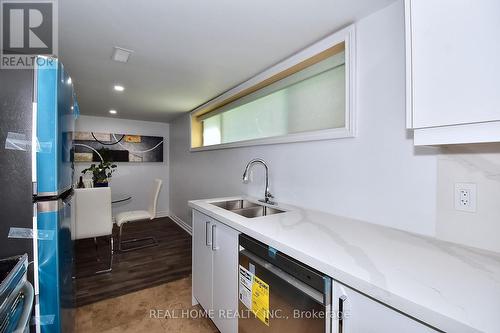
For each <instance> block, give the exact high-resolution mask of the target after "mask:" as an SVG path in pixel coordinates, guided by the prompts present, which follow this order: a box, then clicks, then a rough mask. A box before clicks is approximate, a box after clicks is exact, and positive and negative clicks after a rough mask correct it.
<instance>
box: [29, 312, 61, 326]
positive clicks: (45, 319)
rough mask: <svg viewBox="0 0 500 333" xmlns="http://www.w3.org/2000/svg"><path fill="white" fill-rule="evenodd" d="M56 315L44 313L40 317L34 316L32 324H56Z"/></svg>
mask: <svg viewBox="0 0 500 333" xmlns="http://www.w3.org/2000/svg"><path fill="white" fill-rule="evenodd" d="M55 317H56V316H55V315H44V316H40V317H37V316H33V317H32V319H31V324H32V325H40V326H45V325H52V324H54V319H55Z"/></svg>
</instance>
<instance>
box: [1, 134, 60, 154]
mask: <svg viewBox="0 0 500 333" xmlns="http://www.w3.org/2000/svg"><path fill="white" fill-rule="evenodd" d="M35 142H36V143H35V144H36V147H35V151H36V152H37V153H51V152H52V142H50V141H47V142H39V141H38V139H36V140H35ZM30 148H31V139H30V140H28V139H26V134H22V133H15V132H8V133H7V139H5V149H8V150H20V151H28V150H30Z"/></svg>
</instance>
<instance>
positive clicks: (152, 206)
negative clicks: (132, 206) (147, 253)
mask: <svg viewBox="0 0 500 333" xmlns="http://www.w3.org/2000/svg"><path fill="white" fill-rule="evenodd" d="M162 183H163V181H162V180H161V179H155V181H154V186H153V190H152V192H151V196H150V201H149V207H148V210H133V211H129V212H122V213H118V214H116V216H115V222H116V225H117V226H118V227H119V228H120V231H119V234H118V249H119V251H121V252H127V251H133V250H138V249H142V248H145V247H150V246H156V245H158V241H157V240H156V238H154V237H152V236H151V237H143V238H133V239H126V240H123V239H122V234H123V227H124V226H125V224H127V223H129V222H136V221H144V220H152V219H154V218H155V217H156V204H157V202H158V196H159V194H160V189H161V185H162ZM148 240H150V241H151V242H150V243H149V244H145V245H140V246H132V247H129V248H127V249H123V246H122V245H123V244H127V243H136V242H144V241H148Z"/></svg>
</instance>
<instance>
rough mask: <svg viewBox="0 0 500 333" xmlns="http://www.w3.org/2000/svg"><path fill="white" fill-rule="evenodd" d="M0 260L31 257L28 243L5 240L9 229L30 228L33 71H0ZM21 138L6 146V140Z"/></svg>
mask: <svg viewBox="0 0 500 333" xmlns="http://www.w3.org/2000/svg"><path fill="white" fill-rule="evenodd" d="M0 77H1V79H0V124H1V126H0V140H1V141H0V169H1V172H0V188H1V189H2V190H1V191H0V236H1V238H0V241H1V242H2V246H0V258H7V257H11V256H14V255H20V254H23V253H28V254H29V260H30V261H31V260H33V257H32V240H31V239H28V238H7V235H9V230H10V228H11V227H16V228H27V229H31V228H32V227H33V214H32V208H33V198H32V183H31V176H32V171H31V169H32V165H31V145H30V144H29V143H30V142H31V132H32V129H31V128H32V111H33V71H32V70H24V69H16V70H12V69H0ZM12 136H14V137H16V136H17V138H18V139H19V138H23V137H24V142H23V140H15V141H14V142H12V144H10V145H9V144H8V140H9V137H12Z"/></svg>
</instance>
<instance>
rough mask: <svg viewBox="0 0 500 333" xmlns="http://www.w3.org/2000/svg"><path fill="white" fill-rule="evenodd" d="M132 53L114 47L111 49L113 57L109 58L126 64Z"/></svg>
mask: <svg viewBox="0 0 500 333" xmlns="http://www.w3.org/2000/svg"><path fill="white" fill-rule="evenodd" d="M132 52H134V51H132V50H127V49H124V48H123V47H118V46H115V47H114V48H113V55H112V56H111V59H113V60H114V61H118V62H127V61H128V58H129V57H130V55H131V54H132Z"/></svg>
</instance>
